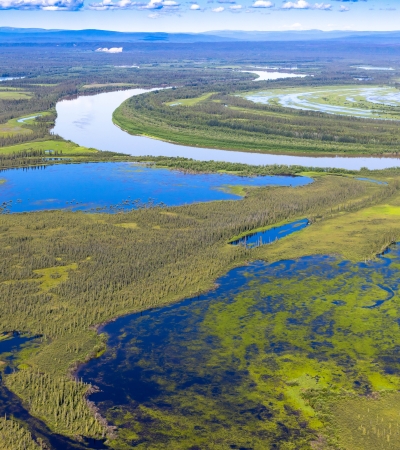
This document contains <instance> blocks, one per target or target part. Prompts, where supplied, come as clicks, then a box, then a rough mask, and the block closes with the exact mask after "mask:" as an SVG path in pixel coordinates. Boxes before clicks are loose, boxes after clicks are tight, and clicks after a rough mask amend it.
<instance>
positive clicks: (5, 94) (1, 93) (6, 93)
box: [0, 89, 32, 100]
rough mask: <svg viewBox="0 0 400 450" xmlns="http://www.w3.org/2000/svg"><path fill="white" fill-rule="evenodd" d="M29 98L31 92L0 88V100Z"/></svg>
mask: <svg viewBox="0 0 400 450" xmlns="http://www.w3.org/2000/svg"><path fill="white" fill-rule="evenodd" d="M30 98H32V94H31V93H30V92H27V91H21V90H18V89H11V90H5V89H0V100H28V99H30Z"/></svg>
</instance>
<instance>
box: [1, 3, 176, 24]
mask: <svg viewBox="0 0 400 450" xmlns="http://www.w3.org/2000/svg"><path fill="white" fill-rule="evenodd" d="M0 1H2V0H0ZM88 8H89V9H95V10H97V11H104V10H113V9H141V10H146V9H150V10H160V9H165V10H175V9H178V8H179V3H177V2H176V1H173V0H150V2H149V3H141V2H134V1H132V0H119V1H113V0H102V1H101V2H100V3H91V4H89V6H88ZM149 17H150V16H149ZM151 18H152V19H155V18H156V17H155V16H154V17H151Z"/></svg>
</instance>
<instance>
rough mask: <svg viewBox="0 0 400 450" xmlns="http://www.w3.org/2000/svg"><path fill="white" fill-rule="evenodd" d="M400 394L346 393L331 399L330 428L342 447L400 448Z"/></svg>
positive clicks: (354, 449)
mask: <svg viewBox="0 0 400 450" xmlns="http://www.w3.org/2000/svg"><path fill="white" fill-rule="evenodd" d="M399 401H400V394H399V393H398V392H396V393H383V394H380V395H371V396H363V397H357V396H348V397H347V398H346V397H345V398H343V399H340V400H336V401H333V402H332V404H331V406H330V413H331V415H332V425H331V430H332V431H333V432H336V433H337V435H338V436H339V444H340V446H341V448H343V449H346V450H365V449H382V450H392V449H399V448H400V440H399V438H400V417H399Z"/></svg>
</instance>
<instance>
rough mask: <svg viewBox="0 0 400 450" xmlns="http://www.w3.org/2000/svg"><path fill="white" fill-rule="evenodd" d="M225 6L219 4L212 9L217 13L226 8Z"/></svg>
mask: <svg viewBox="0 0 400 450" xmlns="http://www.w3.org/2000/svg"><path fill="white" fill-rule="evenodd" d="M224 9H225V8H224V7H223V6H219V7H218V8H214V9H213V10H212V12H216V13H220V12H222V11H223V10H224Z"/></svg>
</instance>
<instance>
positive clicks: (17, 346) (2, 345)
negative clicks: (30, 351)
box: [0, 331, 38, 373]
mask: <svg viewBox="0 0 400 450" xmlns="http://www.w3.org/2000/svg"><path fill="white" fill-rule="evenodd" d="M1 338H2V339H1V340H0V361H2V362H3V364H2V365H1V368H2V369H3V370H4V372H5V373H8V372H9V371H10V370H11V368H12V367H13V362H14V360H15V358H16V355H17V353H18V352H19V351H20V350H22V349H23V348H24V347H25V346H26V345H27V344H28V345H29V346H30V347H31V346H32V345H38V339H37V336H28V335H23V334H20V333H18V332H16V331H13V332H11V333H3V334H2V335H1ZM32 341H33V342H32ZM35 341H36V342H35Z"/></svg>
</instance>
